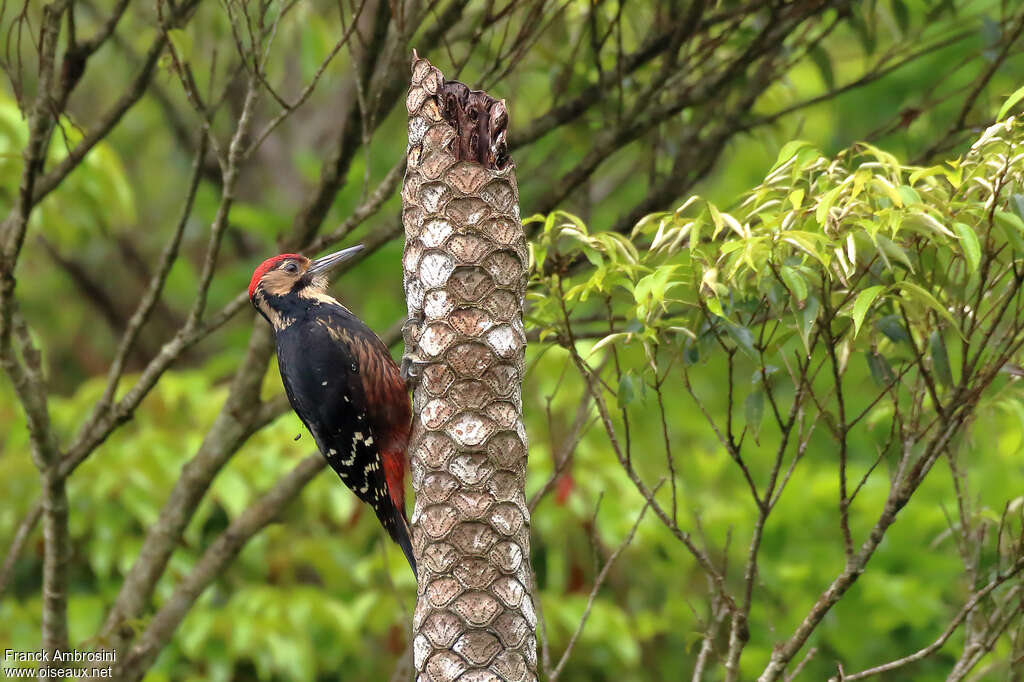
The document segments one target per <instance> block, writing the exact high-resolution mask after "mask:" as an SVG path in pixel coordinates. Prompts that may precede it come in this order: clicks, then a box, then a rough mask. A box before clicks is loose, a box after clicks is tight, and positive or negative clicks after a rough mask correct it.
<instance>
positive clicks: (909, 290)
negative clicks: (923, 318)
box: [897, 280, 956, 329]
mask: <svg viewBox="0 0 1024 682" xmlns="http://www.w3.org/2000/svg"><path fill="white" fill-rule="evenodd" d="M897 286H898V287H899V288H900V289H902V290H903V293H904V294H907V295H908V296H909V297H910V298H913V299H915V300H917V301H918V302H919V303H923V304H924V305H926V306H928V307H929V308H931V309H932V310H934V311H935V312H937V313H938V314H939V315H940V316H942V317H943V318H944V319H945V320H946V321H947V322H949V323H950V324H951V325H952V326H953V328H954V329H955V328H956V321H955V320H954V319H953V316H952V315H951V314H950V313H949V311H948V310H946V308H945V307H943V305H942V304H941V303H939V302H938V300H936V298H935V297H934V296H932V295H931V294H930V293H929V292H928V291H927V290H926V289H924V288H923V287H922V286H920V285H919V284H914V283H913V282H909V281H907V280H903V281H902V282H898V283H897Z"/></svg>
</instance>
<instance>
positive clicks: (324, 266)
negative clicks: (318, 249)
mask: <svg viewBox="0 0 1024 682" xmlns="http://www.w3.org/2000/svg"><path fill="white" fill-rule="evenodd" d="M363 248H364V247H363V245H362V244H356V245H355V246H352V247H349V248H347V249H342V250H341V251H335V252H334V253H330V254H327V255H326V256H321V257H320V258H317V259H316V260H315V261H313V262H312V263H310V264H309V267H308V268H306V274H307V275H314V276H315V275H323V274H325V273H328V272H330V271H331V270H333V269H334V268H335V267H336V266H337V265H338V264H339V263H342V262H344V261H347V260H348V259H349V258H351V257H352V256H354V255H356V254H357V253H359V252H360V251H362V250H363Z"/></svg>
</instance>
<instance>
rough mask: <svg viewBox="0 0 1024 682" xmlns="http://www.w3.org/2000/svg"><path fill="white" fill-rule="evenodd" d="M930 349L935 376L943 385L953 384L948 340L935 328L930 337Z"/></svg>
mask: <svg viewBox="0 0 1024 682" xmlns="http://www.w3.org/2000/svg"><path fill="white" fill-rule="evenodd" d="M928 349H929V353H930V354H931V356H932V369H934V370H935V376H936V377H937V378H938V380H939V383H940V384H942V385H943V386H952V385H953V372H952V371H950V368H949V353H948V352H947V351H946V342H945V341H944V340H943V338H942V334H940V333H939V331H938V330H935V331H933V332H932V333H931V335H930V336H929V337H928Z"/></svg>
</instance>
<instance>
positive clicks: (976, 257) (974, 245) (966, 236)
mask: <svg viewBox="0 0 1024 682" xmlns="http://www.w3.org/2000/svg"><path fill="white" fill-rule="evenodd" d="M953 229H954V230H956V233H957V234H958V235H960V248H961V249H963V251H964V257H965V258H967V263H968V264H969V265H970V266H971V270H977V269H978V265H979V264H980V263H981V242H979V241H978V235H977V234H975V232H974V230H972V229H971V228H970V227H969V226H967V225H965V224H964V223H955V224H954V225H953Z"/></svg>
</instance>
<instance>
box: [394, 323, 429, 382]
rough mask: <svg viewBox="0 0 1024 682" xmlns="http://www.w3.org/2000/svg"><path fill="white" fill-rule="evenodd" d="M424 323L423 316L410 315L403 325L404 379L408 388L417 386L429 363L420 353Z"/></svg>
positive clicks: (402, 368)
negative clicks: (421, 332) (421, 330)
mask: <svg viewBox="0 0 1024 682" xmlns="http://www.w3.org/2000/svg"><path fill="white" fill-rule="evenodd" d="M422 324H423V317H422V316H420V317H416V316H414V317H410V318H409V319H407V320H406V321H405V324H404V325H402V341H403V343H404V345H405V352H404V353H402V367H401V370H402V380H403V381H404V382H405V386H406V388H410V389H412V388H415V387H416V384H418V383H419V381H420V378H421V376H422V374H423V368H424V367H425V366H426V365H427V364H429V363H428V362H427V361H426V360H423V359H422V358H421V357H420V354H419V343H418V339H419V338H420V326H421V325H422Z"/></svg>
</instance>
